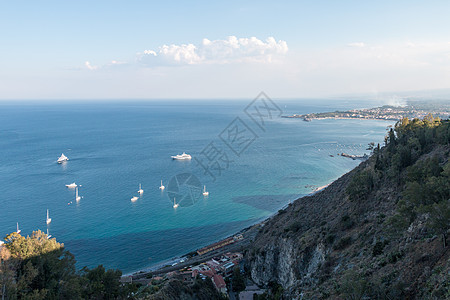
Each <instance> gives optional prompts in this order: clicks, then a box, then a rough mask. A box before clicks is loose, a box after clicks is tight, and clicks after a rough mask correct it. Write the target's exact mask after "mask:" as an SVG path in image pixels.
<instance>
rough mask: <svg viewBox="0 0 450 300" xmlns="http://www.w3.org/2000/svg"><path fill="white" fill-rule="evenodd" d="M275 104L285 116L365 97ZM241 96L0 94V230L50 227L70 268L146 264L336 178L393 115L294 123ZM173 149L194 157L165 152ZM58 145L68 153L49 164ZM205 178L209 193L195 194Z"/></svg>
mask: <svg viewBox="0 0 450 300" xmlns="http://www.w3.org/2000/svg"><path fill="white" fill-rule="evenodd" d="M274 102H275V103H276V105H277V107H278V108H279V109H280V110H281V111H282V113H283V115H288V114H293V113H298V114H303V113H309V112H321V111H322V112H323V111H334V110H338V109H351V108H363V107H372V106H374V105H375V103H370V102H357V101H346V102H345V101H336V100H283V101H277V100H274ZM249 103H250V100H239V101H238V100H233V101H231V100H229V101H226V100H214V101H213V100H211V101H207V100H201V101H200V100H198V101H195V100H170V101H169V100H166V101H163V100H160V101H157V100H153V101H121V102H120V101H102V102H87V101H83V102H75V101H73V102H62V101H60V102H56V101H54V102H36V101H30V102H23V103H22V102H21V103H14V102H4V103H0V195H1V197H0V236H1V237H4V236H6V235H7V234H8V233H10V232H13V231H15V230H16V222H19V225H20V229H21V230H22V234H23V235H29V234H31V233H32V231H33V230H37V229H40V230H42V231H44V232H45V231H46V230H47V229H48V231H49V233H50V234H51V235H52V236H53V237H55V238H56V239H57V240H58V241H59V242H62V243H64V245H65V247H66V249H68V250H69V251H70V252H72V253H73V254H74V255H75V257H76V260H77V267H79V268H81V267H83V266H88V267H94V266H96V265H98V264H103V265H104V266H105V267H107V268H119V269H121V270H122V271H123V272H124V273H130V272H134V271H138V270H141V269H146V268H148V267H151V266H154V265H156V264H158V263H161V262H163V261H165V260H168V259H170V258H172V257H176V256H180V255H183V254H185V253H188V252H190V251H194V250H196V249H198V248H200V247H202V246H205V245H206V244H208V243H212V242H215V241H217V240H219V239H221V238H224V237H227V236H229V235H232V234H234V233H235V232H237V231H239V230H241V229H243V228H245V227H247V226H249V225H251V224H254V223H256V222H258V221H261V220H263V219H265V218H267V217H269V216H271V215H273V214H274V213H276V212H277V211H278V210H279V209H280V208H282V207H284V206H285V205H286V204H288V203H289V202H290V201H292V200H294V199H297V198H298V197H300V196H302V195H305V194H308V193H311V192H312V191H313V190H314V188H317V187H319V186H323V185H326V184H328V183H330V182H332V181H333V180H335V179H337V178H339V177H340V176H341V175H343V174H344V173H346V172H348V171H350V170H351V169H352V168H354V167H355V166H357V165H358V164H359V163H360V161H358V160H351V159H349V158H345V157H341V156H337V153H341V152H346V153H350V154H358V155H361V154H363V153H368V151H366V148H367V144H368V143H369V142H376V143H378V142H379V143H382V142H383V140H384V135H385V133H386V128H387V126H388V125H392V124H393V122H384V121H369V120H314V121H312V122H304V121H302V120H300V119H287V118H280V117H279V114H278V112H276V113H275V112H274V114H273V115H271V116H269V113H268V112H266V113H262V114H261V116H256V117H254V118H253V119H252V118H251V117H250V116H249V115H247V114H246V113H245V111H244V109H245V108H246V107H247V105H249ZM261 109H262V108H261ZM262 110H263V109H262ZM262 112H264V111H262ZM261 122H262V123H261ZM182 152H186V153H189V154H191V155H192V157H193V159H192V160H190V161H175V160H172V159H171V155H176V154H181V153H182ZM61 153H64V154H65V155H66V156H68V157H69V159H70V160H69V161H68V162H66V163H64V164H57V162H56V160H57V158H58V157H59V156H60V155H61ZM183 174H184V175H183ZM186 176H188V177H186ZM185 179H186V182H185V183H186V184H183V182H182V181H183V180H185ZM161 180H162V181H163V184H164V185H165V186H166V189H165V190H163V191H161V190H160V189H159V186H160V181H161ZM72 182H76V183H77V184H78V185H80V187H79V193H80V195H81V196H82V199H81V200H80V201H75V190H74V189H69V188H66V186H65V185H66V184H70V183H72ZM169 182H170V183H169ZM190 182H191V183H193V185H192V184H189V183H190ZM139 184H141V185H142V189H143V190H144V193H143V194H142V195H141V196H139V195H138V193H137V190H138V189H139ZM204 185H205V186H206V188H207V190H208V191H209V196H207V197H204V196H203V195H201V191H200V192H199V189H200V190H201V189H202V188H203V186H204ZM174 189H177V190H175V191H174ZM170 193H172V194H170ZM199 193H200V194H199ZM170 195H171V197H169V196H170ZM174 195H176V197H178V200H176V197H175V196H174ZM186 195H190V196H192V199H194V201H190V200H189V199H188V198H186V197H187V196H186ZM133 196H139V198H138V200H136V201H135V202H132V201H130V199H131V197H133ZM185 196H186V197H185ZM183 197H184V198H183ZM174 198H175V199H174ZM192 199H191V200H192ZM174 201H175V202H176V201H178V203H179V207H177V208H174ZM47 209H49V212H50V217H51V218H52V222H51V223H50V224H49V225H48V226H47V225H46V222H45V218H46V210H47Z"/></svg>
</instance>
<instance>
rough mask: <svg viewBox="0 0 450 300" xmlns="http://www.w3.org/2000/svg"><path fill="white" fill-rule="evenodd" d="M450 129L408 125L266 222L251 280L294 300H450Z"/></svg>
mask: <svg viewBox="0 0 450 300" xmlns="http://www.w3.org/2000/svg"><path fill="white" fill-rule="evenodd" d="M449 128H450V126H449V122H448V121H441V120H438V119H432V118H430V119H428V120H414V121H409V120H402V121H401V122H399V123H398V124H397V126H396V128H395V131H391V132H390V133H389V135H388V136H387V138H386V145H385V147H382V148H380V147H378V148H376V147H375V148H374V149H373V152H374V154H373V155H372V156H371V157H370V159H369V160H367V161H365V162H362V163H361V164H360V165H359V166H358V167H357V168H355V169H354V170H352V171H351V172H349V173H347V174H345V175H344V176H342V177H341V178H339V179H338V180H336V181H335V182H334V183H332V184H331V185H330V186H328V187H327V188H326V189H324V190H323V191H321V192H318V193H316V194H314V195H310V196H306V197H303V198H300V199H298V200H297V201H295V202H294V203H292V204H290V205H289V206H288V207H287V208H286V209H284V210H280V211H279V213H278V214H277V215H275V216H274V217H272V218H271V219H269V220H267V221H265V222H264V223H263V224H261V228H260V231H259V233H258V235H257V237H256V239H255V241H254V243H253V245H252V247H251V248H249V249H248V250H247V252H246V258H247V262H248V263H247V268H248V271H249V275H250V276H251V278H252V280H253V281H255V283H257V284H258V285H260V286H269V285H271V284H272V283H274V282H275V283H278V284H279V285H281V286H282V288H283V297H284V298H286V299H300V298H303V299H320V298H333V299H364V298H367V299H368V298H370V299H397V298H404V299H405V298H406V299H426V298H429V299H443V298H445V297H450V284H449V282H450V281H449V272H450V267H449V251H448V247H447V246H446V240H447V237H448V232H449V222H450V221H449V218H450V212H449V202H448V201H449V200H448V199H450V164H448V160H449V153H450V146H449V141H450V129H449ZM420 172H422V173H420ZM417 174H419V175H417ZM418 193H419V194H420V193H423V195H422V196H420V197H416V196H417V195H416V194H418ZM416 198H417V199H416ZM268 298H270V295H268Z"/></svg>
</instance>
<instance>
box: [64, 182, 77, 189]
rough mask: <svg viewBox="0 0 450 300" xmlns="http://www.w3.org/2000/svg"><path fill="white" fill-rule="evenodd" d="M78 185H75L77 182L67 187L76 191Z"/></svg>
mask: <svg viewBox="0 0 450 300" xmlns="http://www.w3.org/2000/svg"><path fill="white" fill-rule="evenodd" d="M77 186H78V185H77V184H76V183H75V182H73V183H71V184H66V187H68V188H69V189H74V188H76V187H77Z"/></svg>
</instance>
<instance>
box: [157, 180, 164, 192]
mask: <svg viewBox="0 0 450 300" xmlns="http://www.w3.org/2000/svg"><path fill="white" fill-rule="evenodd" d="M165 188H166V187H165V186H163V184H162V180H161V186H160V187H159V189H160V190H161V191H162V190H163V189H165Z"/></svg>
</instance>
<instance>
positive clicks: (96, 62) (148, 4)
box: [0, 0, 450, 100]
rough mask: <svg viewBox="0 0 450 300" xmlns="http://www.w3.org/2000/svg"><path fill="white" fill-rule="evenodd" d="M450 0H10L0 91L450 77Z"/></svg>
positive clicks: (171, 91)
mask: <svg viewBox="0 0 450 300" xmlns="http://www.w3.org/2000/svg"><path fill="white" fill-rule="evenodd" d="M449 15H450V1H433V0H430V1H415V0H409V1H400V0H399V1H392V0H390V1H384V0H381V1H364V0H359V1H346V0H342V1H261V0H260V1H221V2H219V1H142V0H134V1H115V0H108V1H102V0H96V1H92V0H91V1H83V0H77V1H60V0H59V1H47V0H41V1H35V0H29V1H25V0H22V1H4V0H0V100H16V99H17V100H20V99H27V100H29V99H49V100H53V99H55V100H65V99H80V100H83V99H86V100H91V99H165V98H176V99H181V98H189V99H190V98H195V99H214V98H220V99H224V98H253V97H254V96H256V95H257V94H258V93H259V92H260V91H265V92H266V93H267V94H268V95H270V96H271V97H277V98H308V97H309V98H311V97H312V98H315V97H335V96H340V95H353V94H364V95H378V94H380V93H386V92H389V93H394V94H395V93H396V92H405V91H406V92H408V91H418V90H434V89H448V88H450V18H449V17H448V16H449Z"/></svg>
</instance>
